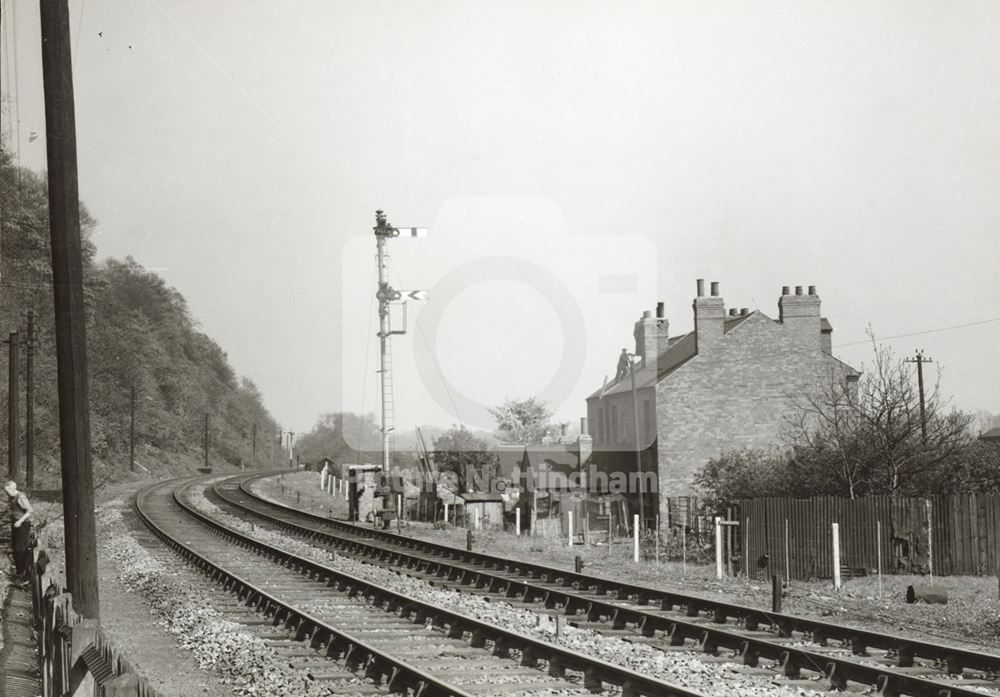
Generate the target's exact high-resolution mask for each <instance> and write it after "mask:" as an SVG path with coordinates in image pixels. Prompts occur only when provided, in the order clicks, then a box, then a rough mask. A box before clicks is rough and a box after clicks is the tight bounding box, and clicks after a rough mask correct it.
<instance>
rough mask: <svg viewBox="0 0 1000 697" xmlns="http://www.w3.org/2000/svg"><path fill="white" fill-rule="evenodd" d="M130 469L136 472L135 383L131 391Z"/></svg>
mask: <svg viewBox="0 0 1000 697" xmlns="http://www.w3.org/2000/svg"><path fill="white" fill-rule="evenodd" d="M128 469H129V471H130V472H135V385H132V389H131V390H130V391H129V410H128Z"/></svg>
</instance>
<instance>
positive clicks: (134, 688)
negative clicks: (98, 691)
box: [104, 673, 139, 697]
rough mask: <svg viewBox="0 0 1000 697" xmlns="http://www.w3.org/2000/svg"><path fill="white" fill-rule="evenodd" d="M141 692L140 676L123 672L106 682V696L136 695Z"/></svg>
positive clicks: (122, 696) (125, 696) (127, 696)
mask: <svg viewBox="0 0 1000 697" xmlns="http://www.w3.org/2000/svg"><path fill="white" fill-rule="evenodd" d="M137 694H139V678H137V677H136V676H135V675H134V674H132V673H122V674H121V675H119V676H117V677H114V678H111V679H110V680H108V681H107V682H106V683H104V697H135V696H136V695H137Z"/></svg>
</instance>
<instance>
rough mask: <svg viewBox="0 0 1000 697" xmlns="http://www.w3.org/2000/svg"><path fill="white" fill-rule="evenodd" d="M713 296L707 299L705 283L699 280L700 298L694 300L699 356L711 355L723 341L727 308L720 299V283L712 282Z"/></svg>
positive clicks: (696, 340)
mask: <svg viewBox="0 0 1000 697" xmlns="http://www.w3.org/2000/svg"><path fill="white" fill-rule="evenodd" d="M711 287H712V295H711V297H708V298H706V297H705V295H704V293H705V283H704V281H703V280H702V279H700V278H699V279H698V297H696V298H695V299H694V331H695V346H696V349H697V351H698V353H699V354H702V355H705V354H709V353H711V352H712V351H713V350H714V349H715V347H716V345H717V344H718V343H719V341H721V340H722V334H723V331H722V322H723V320H724V319H725V316H726V308H725V306H724V303H723V301H722V298H720V297H719V283H718V281H712V286H711Z"/></svg>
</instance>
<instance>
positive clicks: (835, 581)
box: [830, 523, 840, 590]
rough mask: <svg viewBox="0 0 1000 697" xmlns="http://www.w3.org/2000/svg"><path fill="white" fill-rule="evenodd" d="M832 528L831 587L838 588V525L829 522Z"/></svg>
mask: <svg viewBox="0 0 1000 697" xmlns="http://www.w3.org/2000/svg"><path fill="white" fill-rule="evenodd" d="M830 527H831V528H832V530H833V587H834V588H835V589H837V590H840V525H838V524H837V523H831V524H830Z"/></svg>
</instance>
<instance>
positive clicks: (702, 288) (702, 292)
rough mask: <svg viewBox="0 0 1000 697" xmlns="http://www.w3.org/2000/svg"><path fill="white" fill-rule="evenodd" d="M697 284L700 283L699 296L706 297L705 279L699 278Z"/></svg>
mask: <svg viewBox="0 0 1000 697" xmlns="http://www.w3.org/2000/svg"><path fill="white" fill-rule="evenodd" d="M697 285H698V297H699V298H703V297H705V279H704V278H699V279H698V281H697Z"/></svg>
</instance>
